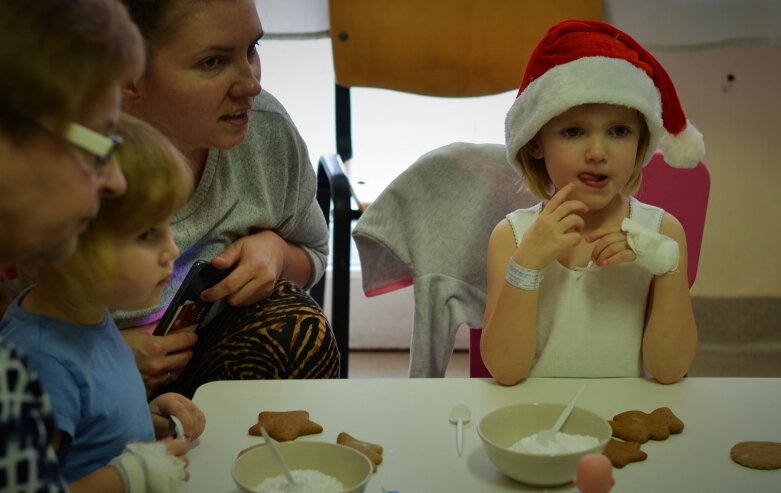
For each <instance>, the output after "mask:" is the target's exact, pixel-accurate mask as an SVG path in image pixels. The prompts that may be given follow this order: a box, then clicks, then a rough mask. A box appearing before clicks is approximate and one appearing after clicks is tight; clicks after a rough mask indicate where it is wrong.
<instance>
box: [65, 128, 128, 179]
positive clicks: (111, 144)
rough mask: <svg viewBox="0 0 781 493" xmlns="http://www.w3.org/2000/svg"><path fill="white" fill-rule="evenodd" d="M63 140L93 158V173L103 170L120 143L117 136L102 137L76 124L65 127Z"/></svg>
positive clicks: (119, 138)
mask: <svg viewBox="0 0 781 493" xmlns="http://www.w3.org/2000/svg"><path fill="white" fill-rule="evenodd" d="M63 137H65V140H67V141H68V142H70V143H71V144H73V145H75V146H76V147H78V148H79V149H81V150H83V151H87V152H89V153H90V154H92V155H93V156H95V161H94V165H93V166H94V168H95V171H98V170H100V169H101V168H103V167H104V166H105V165H106V163H108V161H109V160H110V159H111V155H112V154H114V152H115V151H116V150H117V148H118V147H119V145H120V144H121V143H122V137H120V136H119V135H108V136H106V135H103V134H101V133H98V132H96V131H94V130H92V129H89V128H87V127H85V126H83V125H79V124H78V123H70V124H69V125H68V126H67V127H65V134H64V135H63Z"/></svg>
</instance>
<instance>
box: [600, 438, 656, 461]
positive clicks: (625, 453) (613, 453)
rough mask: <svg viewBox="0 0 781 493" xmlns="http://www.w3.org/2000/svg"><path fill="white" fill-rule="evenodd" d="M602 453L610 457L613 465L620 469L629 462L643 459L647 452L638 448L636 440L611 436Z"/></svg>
mask: <svg viewBox="0 0 781 493" xmlns="http://www.w3.org/2000/svg"><path fill="white" fill-rule="evenodd" d="M602 454H603V455H605V456H607V458H608V459H610V462H611V463H612V464H613V466H614V467H617V468H619V469H621V468H622V467H624V466H625V465H627V464H629V463H630V462H639V461H641V460H645V459H646V458H647V457H648V454H646V453H645V452H643V451H642V450H640V444H639V443H637V442H623V441H621V440H616V439H615V438H611V439H610V441H609V442H607V445H605V449H604V450H603V451H602Z"/></svg>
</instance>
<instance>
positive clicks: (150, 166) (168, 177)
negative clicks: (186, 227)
mask: <svg viewBox="0 0 781 493" xmlns="http://www.w3.org/2000/svg"><path fill="white" fill-rule="evenodd" d="M119 133H120V135H122V138H123V139H124V142H123V143H122V144H121V145H120V146H119V149H118V150H117V154H116V158H117V161H118V162H119V165H120V167H121V168H122V172H123V173H124V175H125V178H126V179H127V192H125V194H124V195H121V196H119V197H115V198H107V199H103V200H102V201H101V207H100V212H99V213H98V215H97V217H95V219H94V220H93V221H92V222H91V224H90V227H89V228H88V229H87V231H85V232H84V234H82V236H81V238H80V240H79V247H78V249H77V250H76V253H75V255H74V256H73V257H72V258H71V259H70V260H68V261H67V262H66V264H65V266H66V270H68V271H70V272H71V273H72V275H75V277H77V278H81V279H82V280H86V281H88V282H97V281H99V280H100V279H101V278H102V277H104V276H105V275H107V274H108V273H109V272H111V270H112V266H113V264H114V258H113V257H114V256H113V252H114V246H115V243H114V240H115V239H116V238H118V237H120V236H125V235H131V234H136V233H137V234H141V233H143V232H144V231H145V230H146V229H148V228H150V227H152V226H154V225H156V224H159V223H160V222H162V221H164V220H165V219H166V218H168V217H170V216H172V215H173V214H174V213H175V212H176V211H177V210H179V209H180V208H181V207H182V206H183V205H184V204H185V203H186V202H187V200H188V199H189V197H190V194H191V192H192V188H193V177H192V173H191V171H190V169H189V167H188V166H187V161H186V159H185V157H184V156H183V155H182V154H181V153H180V152H179V151H178V150H177V149H176V147H174V145H173V144H172V143H171V142H170V141H169V140H168V139H167V138H166V137H165V136H163V134H162V133H160V132H159V131H158V130H157V129H155V128H154V127H152V126H151V125H149V124H148V123H145V122H143V121H141V120H139V119H137V118H135V117H132V116H130V115H126V114H122V115H121V117H120V120H119ZM77 282H78V279H77Z"/></svg>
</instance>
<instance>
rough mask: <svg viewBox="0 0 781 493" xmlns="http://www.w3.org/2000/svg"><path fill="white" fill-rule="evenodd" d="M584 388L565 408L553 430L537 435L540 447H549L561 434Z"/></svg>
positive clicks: (543, 431) (542, 431)
mask: <svg viewBox="0 0 781 493" xmlns="http://www.w3.org/2000/svg"><path fill="white" fill-rule="evenodd" d="M584 388H585V387H581V388H580V390H578V393H577V394H575V397H573V398H572V400H571V401H570V402H569V404H568V405H567V407H565V408H564V411H563V412H562V413H561V415H560V416H559V419H557V420H556V423H555V424H554V425H553V427H552V428H549V429H547V430H541V431H540V432H538V433H537V443H539V444H540V445H547V444H549V443H550V442H552V441H553V440H555V439H556V433H558V432H559V430H560V429H561V427H562V426H564V422H565V421H567V418H569V415H570V413H571V412H572V408H574V407H575V402H577V400H578V398H579V397H580V394H581V393H582V392H583V389H584Z"/></svg>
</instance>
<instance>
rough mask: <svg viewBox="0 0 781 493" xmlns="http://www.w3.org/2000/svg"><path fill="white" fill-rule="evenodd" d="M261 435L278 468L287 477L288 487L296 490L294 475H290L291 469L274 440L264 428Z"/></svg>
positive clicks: (261, 429) (261, 428)
mask: <svg viewBox="0 0 781 493" xmlns="http://www.w3.org/2000/svg"><path fill="white" fill-rule="evenodd" d="M260 434H261V435H263V438H265V439H266V445H268V447H269V450H270V451H271V455H272V456H273V457H274V460H275V461H276V462H277V466H279V468H280V469H281V470H282V473H283V474H284V475H285V479H287V483H288V486H289V487H290V488H295V487H296V485H297V484H298V483H296V482H295V481H294V480H293V475H292V474H290V469H288V468H287V464H285V461H284V460H283V459H282V456H281V455H280V454H279V450H277V447H276V445H274V440H272V439H271V437H270V436H268V432H267V431H266V429H265V428H263V427H262V426H261V427H260Z"/></svg>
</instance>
